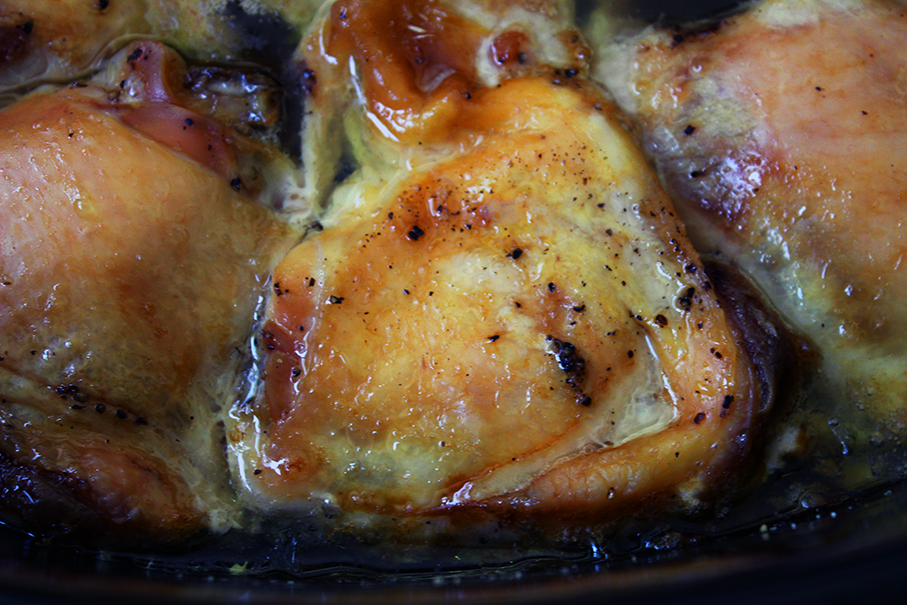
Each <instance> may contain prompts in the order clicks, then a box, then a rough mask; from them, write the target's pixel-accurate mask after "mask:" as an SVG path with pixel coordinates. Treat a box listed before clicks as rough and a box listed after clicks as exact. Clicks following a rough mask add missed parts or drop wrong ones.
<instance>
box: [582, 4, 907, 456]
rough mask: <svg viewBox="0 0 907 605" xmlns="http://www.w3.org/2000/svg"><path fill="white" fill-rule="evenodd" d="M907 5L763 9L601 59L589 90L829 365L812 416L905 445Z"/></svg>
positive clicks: (705, 237) (613, 46)
mask: <svg viewBox="0 0 907 605" xmlns="http://www.w3.org/2000/svg"><path fill="white" fill-rule="evenodd" d="M905 8H907V7H905V5H904V4H903V3H902V2H887V1H876V0H835V1H831V0H810V1H809V2H797V3H792V2H782V1H780V0H768V1H766V2H763V3H760V4H756V5H755V6H754V7H752V8H751V9H750V10H749V11H747V12H745V13H744V14H742V15H739V16H736V17H732V18H728V19H726V20H723V21H721V22H720V23H718V24H717V25H712V26H707V27H703V28H700V29H695V28H694V29H691V30H689V31H683V30H680V31H670V32H666V31H647V32H644V33H643V34H641V35H639V36H637V37H635V38H632V39H630V40H623V41H619V42H617V43H612V41H611V40H609V39H606V38H601V39H599V40H597V41H596V42H595V43H594V44H593V45H594V46H595V45H599V46H600V47H601V49H602V50H603V52H602V54H601V55H600V56H601V59H600V61H599V63H598V65H597V67H596V70H595V73H596V76H597V77H598V78H599V79H600V80H601V81H603V82H605V83H606V84H607V85H608V87H609V88H610V89H611V90H612V91H613V92H614V94H615V96H616V98H617V99H618V101H619V103H620V105H621V106H622V107H623V108H624V109H625V110H627V111H628V112H629V113H631V114H632V115H633V117H634V118H635V119H636V120H637V121H638V124H639V126H640V129H641V134H642V140H643V143H644V147H645V150H646V152H647V153H648V155H649V156H650V157H651V158H652V160H653V161H654V163H655V164H656V166H657V168H658V170H659V172H660V175H661V176H662V178H663V180H664V182H665V183H666V185H667V188H668V190H669V191H670V192H671V193H672V194H673V196H674V197H675V200H676V201H677V203H678V210H679V211H680V213H681V215H682V216H683V217H684V219H685V220H686V221H687V222H688V225H689V228H690V233H691V237H692V239H693V241H694V243H695V244H696V245H697V246H698V247H699V249H700V250H701V251H703V252H705V253H708V254H709V255H713V256H718V257H719V258H721V259H726V260H729V261H730V262H732V263H734V264H736V265H737V266H739V267H741V268H743V269H744V270H745V271H746V272H748V273H749V274H750V275H751V276H752V277H753V278H754V279H755V280H756V282H757V284H758V286H759V287H760V288H761V289H762V291H763V292H764V293H765V295H766V296H767V297H768V298H769V300H770V301H771V302H772V303H773V304H774V305H775V306H776V308H777V309H778V310H780V312H781V313H782V315H783V316H784V318H785V319H786V320H787V321H788V322H790V323H791V324H792V325H793V326H794V327H795V328H796V329H797V330H798V331H800V332H801V333H802V334H804V335H805V336H806V337H807V338H808V339H809V340H810V341H811V342H812V343H813V346H814V349H815V350H816V351H817V352H818V353H819V354H820V355H821V362H820V366H819V372H820V373H819V375H818V377H817V378H816V382H817V383H819V384H820V385H823V387H822V388H823V389H824V390H821V391H820V392H819V394H818V395H817V396H816V397H815V400H816V404H817V407H821V408H823V409H825V410H826V411H828V412H829V414H830V417H831V422H835V423H836V422H837V420H836V419H837V418H838V416H836V414H838V413H841V412H842V410H843V411H844V413H847V411H848V410H849V411H850V413H851V416H850V417H851V418H853V413H854V412H861V413H862V411H864V410H865V411H866V412H867V416H868V417H869V419H870V420H871V423H872V426H873V427H874V428H873V431H878V430H880V427H881V430H882V432H883V433H885V432H893V433H895V434H896V433H898V432H899V431H900V430H901V429H902V428H903V427H904V423H905V421H907V415H905V407H904V400H905V397H907V381H905V373H904V364H905V361H907V312H905V309H907V307H905V306H904V298H905V296H907V267H905V266H902V265H903V261H904V255H905V253H907V235H905V234H907V231H905V229H904V224H903V223H904V220H905V203H907V163H905V161H904V160H905V158H907V104H905V98H907V97H905V91H907V67H905V66H907V10H905ZM822 402H824V403H822ZM835 402H837V404H836V403H835ZM854 428H856V427H851V429H850V430H853V429H854ZM844 434H845V433H843V432H842V433H841V435H839V436H840V437H841V438H842V441H843V442H844V443H845V445H844V450H845V452H846V451H847V449H848V445H847V440H848V439H850V437H843V435H844ZM876 435H878V433H876ZM875 438H877V437H875Z"/></svg>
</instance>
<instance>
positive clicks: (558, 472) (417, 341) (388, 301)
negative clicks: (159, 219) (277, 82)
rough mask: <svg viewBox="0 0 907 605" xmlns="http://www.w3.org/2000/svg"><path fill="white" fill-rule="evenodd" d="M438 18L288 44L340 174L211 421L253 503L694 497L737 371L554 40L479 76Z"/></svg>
mask: <svg viewBox="0 0 907 605" xmlns="http://www.w3.org/2000/svg"><path fill="white" fill-rule="evenodd" d="M454 10H455V9H454V8H453V7H452V6H451V5H449V4H447V3H444V2H433V1H430V0H428V1H424V2H416V1H411V2H403V3H400V4H399V5H390V4H379V3H368V2H338V3H336V4H334V5H333V8H332V11H331V13H330V15H329V16H327V17H326V19H325V21H324V22H323V23H321V24H318V25H316V27H315V29H314V33H313V36H312V39H311V41H310V42H309V43H308V44H307V46H306V47H305V48H306V50H307V52H306V57H305V58H306V61H307V65H308V66H309V68H311V69H312V70H313V72H314V73H315V75H316V79H317V81H318V83H319V88H318V89H317V90H315V91H314V93H313V97H312V98H313V99H314V100H315V101H314V103H315V104H314V105H313V107H315V108H316V109H317V108H319V107H322V108H341V109H340V111H342V114H343V115H342V116H341V119H340V120H339V121H338V123H340V124H343V125H344V126H345V128H346V130H345V133H346V136H347V137H348V138H349V140H351V141H352V142H351V143H350V144H351V146H352V147H353V149H354V153H356V161H357V162H358V163H359V169H358V170H357V171H356V172H355V173H354V174H353V175H352V176H350V177H349V178H348V179H347V180H346V181H344V183H343V184H342V185H340V186H339V187H338V188H337V190H336V191H335V192H334V193H333V196H332V198H331V200H330V205H329V210H328V212H327V214H326V216H325V217H324V218H323V219H322V221H321V225H322V227H323V231H321V232H318V233H315V234H313V235H310V236H309V237H308V238H307V239H306V240H305V241H304V242H303V243H302V244H301V245H299V246H298V247H297V248H295V249H294V250H293V251H292V252H291V253H290V254H289V255H288V256H287V257H286V258H285V259H284V260H283V261H281V263H280V264H279V266H278V267H277V268H276V270H275V273H274V283H273V288H274V295H273V297H272V299H271V302H270V305H269V308H268V312H267V315H266V321H265V323H264V325H263V327H262V332H261V343H262V353H263V355H264V362H263V363H264V368H263V378H262V385H261V389H260V390H261V393H262V394H261V397H260V398H259V400H258V401H256V402H254V403H253V404H251V405H250V404H248V403H245V404H243V405H241V406H238V407H237V408H236V409H235V410H234V411H233V412H232V413H231V422H230V423H229V424H230V426H228V429H229V439H230V442H231V444H232V448H233V452H234V455H235V456H236V463H237V467H236V472H237V476H238V477H239V481H240V482H241V483H242V485H244V486H245V487H246V488H247V489H248V490H249V494H250V498H249V503H250V505H251V506H255V507H258V508H260V509H262V510H265V511H274V510H288V509H289V510H296V509H299V508H317V507H321V506H327V507H328V508H329V509H334V508H337V509H339V510H340V511H341V512H342V513H344V514H345V515H346V516H345V517H343V518H344V519H346V520H349V519H352V518H354V517H356V516H357V515H360V514H364V515H365V516H366V518H370V517H373V516H375V515H377V516H378V517H380V516H382V515H384V516H388V517H393V518H401V517H404V518H406V517H408V518H410V519H419V518H424V516H425V515H438V514H449V515H452V516H453V517H460V518H463V517H465V518H469V517H470V515H481V514H483V512H482V511H484V512H487V513H491V514H501V515H503V516H509V515H513V514H516V515H517V516H519V517H525V516H527V515H528V516H533V517H536V518H544V517H546V516H549V515H550V516H551V517H555V516H556V517H557V518H558V520H559V522H560V523H569V522H570V520H571V519H583V520H585V521H587V522H588V521H590V520H591V521H592V522H602V521H604V520H605V519H607V518H610V517H612V516H614V515H616V514H619V513H623V512H626V511H627V510H628V507H630V506H633V505H638V504H639V503H641V502H649V501H653V500H659V499H660V498H672V497H677V496H679V497H680V498H679V499H680V500H683V501H684V503H685V504H687V505H696V504H698V503H699V501H700V497H702V496H703V495H704V494H705V493H706V492H708V491H709V490H710V489H711V488H712V487H715V485H716V484H720V483H721V482H723V481H725V480H726V479H727V477H728V474H727V471H729V470H730V469H731V468H733V465H734V463H735V462H737V461H739V459H740V458H741V456H742V455H744V454H746V453H747V452H748V451H749V450H750V448H751V447H752V439H753V438H754V434H755V432H756V428H757V425H758V423H759V419H760V417H761V413H762V411H763V410H764V406H765V407H767V405H768V403H769V402H767V401H763V399H762V397H763V395H764V394H765V393H764V392H763V389H762V386H761V385H760V383H759V382H758V380H757V379H756V376H755V370H754V366H753V363H752V361H751V359H750V358H749V356H748V354H747V353H746V351H745V350H744V348H743V347H742V346H741V345H740V341H739V339H738V335H737V334H736V333H735V330H734V328H733V327H732V326H731V325H730V323H729V321H728V318H727V316H726V315H725V313H724V312H723V310H722V309H721V308H720V306H719V304H718V303H717V300H716V297H715V293H714V291H713V289H712V287H711V284H710V283H709V281H708V279H707V277H706V276H705V275H704V272H703V270H702V266H701V264H700V262H699V260H698V257H697V254H696V252H695V251H694V250H693V249H692V246H691V245H690V244H689V242H688V241H687V239H686V235H685V232H684V229H683V227H682V225H681V224H680V222H679V221H678V219H677V218H676V217H675V216H674V212H673V209H672V206H671V202H670V201H669V200H668V198H667V197H666V195H665V194H664V193H663V191H662V190H661V188H660V187H659V185H658V183H657V181H656V179H655V177H654V176H653V174H652V173H651V172H650V170H649V169H648V168H647V166H646V164H645V162H644V161H643V158H642V155H641V153H640V152H639V151H638V150H637V148H636V147H635V146H634V145H633V143H632V141H631V139H630V136H629V134H628V133H627V131H626V129H625V128H624V127H623V125H622V123H621V121H620V118H619V117H618V115H617V112H616V111H615V110H614V109H613V108H612V107H611V106H610V105H609V104H608V103H607V102H606V101H605V99H604V98H603V96H602V95H601V93H600V92H599V91H598V90H597V89H596V88H595V86H593V85H590V84H589V83H588V82H587V80H586V78H585V76H584V73H583V70H584V59H583V54H582V50H581V45H577V42H578V40H579V39H578V36H577V35H576V33H575V32H570V31H568V30H564V31H563V32H562V34H563V35H561V36H559V37H558V38H557V39H559V40H561V41H562V44H563V46H562V48H561V51H560V53H559V54H560V55H561V56H563V57H565V58H566V61H567V63H566V65H564V66H563V67H558V68H555V67H552V66H551V65H550V64H549V65H546V64H545V62H539V63H535V64H532V65H529V64H527V63H526V62H525V61H524V62H520V61H515V62H513V63H510V62H508V61H494V57H495V55H494V54H493V53H492V52H489V49H488V48H487V47H482V46H481V45H480V44H477V43H476V42H475V41H476V40H480V39H482V38H483V37H484V36H486V35H487V34H488V29H487V28H486V26H485V24H483V23H478V22H476V21H475V20H474V19H473V18H472V17H470V16H469V15H467V14H464V13H460V14H456V13H454V14H449V13H451V12H454ZM501 10H503V9H501ZM505 21H507V20H506V19H500V20H499V21H497V22H499V23H500V22H505ZM387 24H390V25H387ZM441 24H443V27H452V28H454V29H456V35H451V32H449V31H447V32H445V35H444V36H440V35H437V36H435V35H434V34H435V31H433V30H432V27H442V25H441ZM522 27H523V25H521V24H520V23H519V22H518V21H509V22H508V25H507V26H506V27H505V29H504V31H500V32H496V34H497V36H498V37H499V38H498V39H500V38H504V39H505V40H506V39H510V40H514V39H521V38H520V34H521V33H522V31H521V28H522ZM461 30H462V31H461ZM505 37H506V38H505ZM526 40H528V38H526ZM451 44H453V45H454V47H453V48H451V47H450V46H449V45H451ZM492 44H494V42H493V43H492ZM571 44H572V45H573V46H571ZM571 49H572V50H571ZM577 49H579V50H577ZM537 51H538V49H537V48H534V47H533V46H532V45H531V44H530V43H528V42H527V43H526V47H525V49H524V50H521V51H520V52H525V53H526V55H525V56H530V53H534V52H535V53H536V54H535V56H539V55H540V54H541V53H539V52H537ZM556 54H557V53H556ZM489 61H494V63H492V65H493V66H494V69H497V70H498V71H497V73H496V75H495V77H494V78H490V80H491V84H490V85H486V84H484V83H483V82H485V81H488V80H489V79H486V78H484V77H483V75H482V74H483V70H484V69H486V68H487V65H485V66H483V63H487V62H489ZM495 63H496V65H495ZM426 73H434V74H446V75H444V76H443V77H441V76H438V77H436V78H425V77H424V75H425V74H426ZM495 80H496V81H495ZM354 95H359V97H360V100H361V104H357V103H355V102H353V101H354V100H355V99H356V96H354ZM310 132H311V131H310ZM342 523H343V521H341V524H342ZM423 527H424V526H423Z"/></svg>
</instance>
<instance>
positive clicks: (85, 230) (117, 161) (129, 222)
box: [0, 42, 293, 542]
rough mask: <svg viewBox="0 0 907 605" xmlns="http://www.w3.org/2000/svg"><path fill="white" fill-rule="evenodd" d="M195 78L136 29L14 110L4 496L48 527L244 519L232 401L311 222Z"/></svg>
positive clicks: (2, 266)
mask: <svg viewBox="0 0 907 605" xmlns="http://www.w3.org/2000/svg"><path fill="white" fill-rule="evenodd" d="M186 74H187V71H186V68H185V65H184V64H183V63H182V61H181V60H180V59H179V58H178V57H177V56H176V55H175V54H174V53H172V51H168V50H167V49H166V48H165V47H163V46H162V45H160V44H156V43H149V42H145V43H136V44H134V45H133V46H131V47H128V48H126V49H125V50H124V51H123V53H122V54H121V55H120V57H119V59H118V60H117V61H115V63H114V64H113V65H111V66H110V68H109V71H107V72H104V73H102V74H100V75H99V76H98V77H97V78H96V79H95V80H93V81H92V82H90V83H87V84H78V85H73V86H69V87H65V88H59V89H47V90H42V91H39V92H36V93H33V94H31V95H29V96H27V97H24V98H23V99H21V100H20V101H18V102H17V103H15V104H14V105H11V106H10V107H8V108H6V109H5V110H3V111H2V112H0V214H2V221H0V224H2V227H0V334H2V340H0V397H2V399H0V421H2V428H0V490H2V495H3V497H2V509H3V512H4V514H5V515H6V517H7V518H13V519H24V520H25V521H26V522H27V523H30V525H29V528H30V529H32V530H42V529H43V530H54V531H60V532H68V531H73V532H80V533H82V534H83V535H86V536H87V537H89V538H90V539H93V540H100V541H105V540H110V541H120V542H122V541H124V540H127V539H130V538H131V537H135V536H142V537H144V538H147V539H153V540H173V539H176V538H179V537H184V536H186V535H187V534H190V533H192V532H195V531H198V530H200V529H204V528H213V529H224V528H226V527H229V526H230V525H231V524H232V523H233V522H234V520H235V515H236V512H237V511H236V509H235V506H234V505H233V502H232V493H231V490H230V487H229V478H228V474H227V466H226V460H225V457H224V450H223V445H222V439H223V437H222V432H221V429H220V428H219V425H218V422H217V415H216V414H217V410H218V409H219V407H220V406H221V405H223V403H224V402H225V401H229V400H230V398H231V397H232V396H233V395H232V393H233V389H234V383H235V381H236V380H237V376H238V374H239V372H240V370H241V369H242V365H243V364H244V354H243V350H244V349H245V346H244V343H245V341H246V339H247V338H248V332H249V330H250V325H251V317H252V314H253V310H254V308H255V305H256V304H257V300H258V298H259V296H260V295H261V294H260V289H261V287H262V286H263V284H264V281H265V280H266V278H267V276H268V274H269V273H270V270H271V268H272V266H273V263H274V255H275V254H276V253H277V252H278V251H279V250H280V249H281V247H282V246H284V245H286V244H285V242H286V241H287V238H288V237H293V236H292V233H290V232H289V230H287V229H286V228H285V227H283V226H282V224H281V223H280V222H279V221H277V220H276V219H275V218H274V217H273V216H272V215H271V213H270V211H268V210H266V209H265V208H263V207H262V206H260V205H259V204H257V203H256V202H255V200H254V198H253V196H252V194H253V193H254V192H255V191H256V186H257V185H256V181H255V178H254V175H255V173H256V170H257V169H256V161H258V160H263V159H264V157H265V156H267V154H268V151H267V149H266V148H265V147H264V146H263V145H262V144H261V143H259V142H257V141H255V140H253V139H250V138H248V137H245V136H244V135H241V134H240V133H239V132H237V131H236V130H233V129H231V128H229V127H226V126H224V125H223V124H222V123H221V122H220V121H218V120H216V119H214V117H212V115H213V116H216V114H217V112H216V111H213V112H204V111H201V110H202V109H204V108H206V107H207V108H209V109H210V102H211V100H212V95H213V94H214V93H213V92H212V94H209V95H208V96H207V97H204V95H202V96H203V97H204V98H202V99H201V100H198V99H196V100H193V99H194V96H193V95H194V94H195V93H196V92H198V91H195V92H193V91H192V90H190V89H189V88H184V87H183V86H182V84H180V85H174V83H183V82H185V81H186V80H184V78H185V77H186ZM209 92H211V91H209ZM206 99H207V100H206ZM229 105H230V103H228V102H225V104H224V106H229ZM222 107H223V106H222ZM281 242H284V243H283V244H282V243H281Z"/></svg>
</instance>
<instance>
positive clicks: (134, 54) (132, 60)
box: [126, 47, 145, 67]
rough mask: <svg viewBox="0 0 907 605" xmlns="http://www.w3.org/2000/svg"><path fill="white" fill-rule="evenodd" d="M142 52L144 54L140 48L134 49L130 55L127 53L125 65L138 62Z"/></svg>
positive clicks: (143, 50)
mask: <svg viewBox="0 0 907 605" xmlns="http://www.w3.org/2000/svg"><path fill="white" fill-rule="evenodd" d="M143 52H145V49H143V48H141V47H140V48H137V49H135V50H134V51H132V52H131V53H129V56H128V57H126V62H127V63H135V62H136V61H138V60H139V57H141V56H142V53H143ZM133 67H135V66H134V65H133Z"/></svg>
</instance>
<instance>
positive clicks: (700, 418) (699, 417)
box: [693, 412, 705, 424]
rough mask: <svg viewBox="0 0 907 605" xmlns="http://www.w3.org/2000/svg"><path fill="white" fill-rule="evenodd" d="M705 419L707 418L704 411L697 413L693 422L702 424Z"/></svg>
mask: <svg viewBox="0 0 907 605" xmlns="http://www.w3.org/2000/svg"><path fill="white" fill-rule="evenodd" d="M703 420H705V414H704V413H702V412H699V413H698V414H696V416H695V417H694V418H693V424H700V423H702V421H703Z"/></svg>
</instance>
